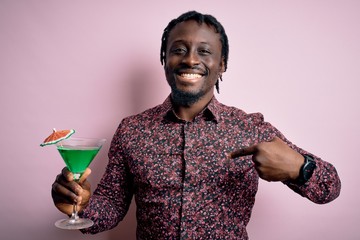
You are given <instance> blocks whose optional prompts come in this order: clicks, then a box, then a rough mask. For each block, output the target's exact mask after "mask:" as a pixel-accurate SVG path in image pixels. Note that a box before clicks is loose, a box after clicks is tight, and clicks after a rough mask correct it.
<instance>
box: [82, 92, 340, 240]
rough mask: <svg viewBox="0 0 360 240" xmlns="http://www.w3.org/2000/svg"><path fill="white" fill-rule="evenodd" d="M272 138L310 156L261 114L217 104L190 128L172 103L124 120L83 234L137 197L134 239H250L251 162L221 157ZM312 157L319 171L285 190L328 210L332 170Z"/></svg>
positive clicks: (254, 176)
mask: <svg viewBox="0 0 360 240" xmlns="http://www.w3.org/2000/svg"><path fill="white" fill-rule="evenodd" d="M274 136H278V137H280V138H281V139H282V140H284V141H285V142H286V143H287V144H288V145H289V146H290V147H291V148H292V149H294V150H295V151H297V152H299V153H301V154H310V153H308V152H306V151H304V150H302V149H300V148H298V147H297V146H295V145H294V144H292V143H291V142H289V141H288V140H287V139H285V137H284V136H283V135H282V134H281V133H280V132H279V131H278V130H277V129H276V128H274V127H273V126H272V125H271V124H269V123H267V122H265V121H264V119H263V116H262V115H261V114H260V113H254V114H246V113H245V112H243V111H242V110H239V109H237V108H234V107H229V106H225V105H223V104H221V103H219V102H218V101H217V100H216V99H215V97H214V98H213V99H212V100H211V101H210V103H209V104H208V106H207V107H206V108H205V109H204V110H203V111H202V112H201V113H199V114H198V115H197V116H196V117H195V119H194V120H193V121H191V122H188V121H184V120H181V119H178V118H177V117H176V115H175V114H174V112H173V108H172V104H171V100H170V97H168V98H167V99H166V100H165V102H164V103H163V104H161V105H159V106H156V107H154V108H152V109H149V110H147V111H145V112H143V113H141V114H138V115H135V116H131V117H127V118H125V119H123V120H122V122H121V123H120V125H119V127H118V129H117V131H116V133H115V135H114V138H113V140H112V143H111V147H110V150H109V163H108V166H107V168H106V172H105V174H104V176H103V178H102V179H101V181H100V183H99V185H98V187H97V189H96V190H95V191H94V194H93V196H92V197H91V199H90V202H89V205H88V207H87V208H86V209H85V210H84V212H83V215H84V216H85V217H88V218H90V219H92V220H93V221H94V222H95V224H94V226H93V227H91V228H89V229H86V230H83V232H85V233H97V232H101V231H104V230H108V229H111V228H113V227H115V226H116V225H117V224H118V223H119V222H120V221H121V220H122V219H123V218H124V216H125V214H126V213H127V211H128V209H129V205H130V203H131V200H132V197H133V196H135V202H136V206H137V211H136V218H137V239H145V240H151V239H156V240H160V239H248V236H247V232H246V225H247V224H248V222H249V219H250V215H251V210H252V208H253V205H254V200H255V194H256V192H257V189H258V181H259V176H258V173H257V172H256V170H255V168H254V163H253V161H252V160H251V156H245V157H238V158H235V159H228V158H227V156H226V154H227V153H229V152H231V151H234V150H236V149H239V148H241V147H247V146H251V145H254V144H257V143H260V142H263V141H270V140H271V139H272V138H273V137H274ZM310 155H311V154H310ZM311 156H313V157H314V159H315V161H316V164H317V167H316V169H315V171H314V173H313V175H312V177H311V178H310V180H309V181H308V182H306V183H305V184H304V185H302V186H297V185H296V184H290V183H284V184H287V185H288V186H289V187H290V188H292V189H293V190H294V191H296V192H297V193H299V194H300V195H302V196H304V197H307V198H308V199H310V200H311V201H313V202H316V203H327V202H330V201H332V200H333V199H335V198H336V197H337V196H338V195H339V193H340V180H339V177H338V175H337V173H336V170H335V168H334V167H333V166H332V165H331V164H329V163H327V162H325V161H323V160H321V159H320V158H318V157H316V156H314V155H311Z"/></svg>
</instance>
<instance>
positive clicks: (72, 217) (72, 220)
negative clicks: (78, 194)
mask: <svg viewBox="0 0 360 240" xmlns="http://www.w3.org/2000/svg"><path fill="white" fill-rule="evenodd" d="M78 219H79V216H78V211H77V204H76V203H74V204H73V212H72V214H71V217H70V221H71V222H76V221H77V220H78Z"/></svg>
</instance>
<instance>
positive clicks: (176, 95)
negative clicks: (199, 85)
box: [171, 86, 205, 106]
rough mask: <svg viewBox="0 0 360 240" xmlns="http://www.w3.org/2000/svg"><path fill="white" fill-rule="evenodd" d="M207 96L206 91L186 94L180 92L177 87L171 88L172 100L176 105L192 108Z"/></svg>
mask: <svg viewBox="0 0 360 240" xmlns="http://www.w3.org/2000/svg"><path fill="white" fill-rule="evenodd" d="M204 94H205V92H204V91H202V90H200V91H198V92H185V91H182V90H179V89H178V88H177V87H176V86H171V99H172V101H173V102H174V103H175V104H176V105H180V106H190V105H192V104H194V103H196V102H197V101H199V100H200V99H201V97H203V96H204Z"/></svg>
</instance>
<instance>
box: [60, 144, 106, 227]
mask: <svg viewBox="0 0 360 240" xmlns="http://www.w3.org/2000/svg"><path fill="white" fill-rule="evenodd" d="M104 143H105V139H97V138H69V139H65V140H62V141H60V142H58V143H56V146H57V149H58V151H59V153H60V155H61V157H62V158H63V160H64V162H65V164H66V166H67V168H68V169H69V171H70V172H72V174H73V176H74V181H76V182H78V181H79V180H80V177H81V175H82V174H83V173H84V171H85V169H86V168H87V167H88V166H89V165H90V163H91V162H92V160H93V159H94V158H95V156H96V155H97V153H98V152H99V150H100V149H101V147H102V146H103V144H104ZM93 224H94V223H93V221H91V220H90V219H85V218H80V217H79V216H78V211H77V205H76V203H75V202H74V204H73V212H72V214H71V217H70V218H68V219H61V220H58V221H56V222H55V226H56V227H58V228H62V229H83V228H88V227H91V226H92V225H93Z"/></svg>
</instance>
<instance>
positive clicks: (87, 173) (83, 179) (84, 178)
mask: <svg viewBox="0 0 360 240" xmlns="http://www.w3.org/2000/svg"><path fill="white" fill-rule="evenodd" d="M90 174H91V169H90V168H86V169H85V172H84V173H83V174H82V175H81V178H80V180H79V184H83V183H84V182H85V181H86V179H87V177H88V176H89V175H90Z"/></svg>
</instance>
